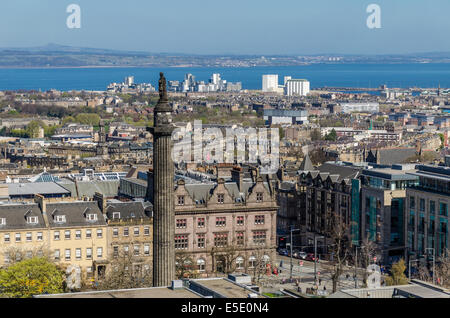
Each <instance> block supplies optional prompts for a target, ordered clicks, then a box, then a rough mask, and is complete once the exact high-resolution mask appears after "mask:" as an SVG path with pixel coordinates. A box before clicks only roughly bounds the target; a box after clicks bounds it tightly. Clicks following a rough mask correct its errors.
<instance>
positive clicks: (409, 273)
mask: <svg viewBox="0 0 450 318" xmlns="http://www.w3.org/2000/svg"><path fill="white" fill-rule="evenodd" d="M412 262H420V260H418V259H410V260H409V262H408V280H409V281H410V282H411V263H412Z"/></svg>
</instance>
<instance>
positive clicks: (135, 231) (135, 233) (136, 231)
mask: <svg viewBox="0 0 450 318" xmlns="http://www.w3.org/2000/svg"><path fill="white" fill-rule="evenodd" d="M138 235H139V228H138V227H135V228H134V236H138Z"/></svg>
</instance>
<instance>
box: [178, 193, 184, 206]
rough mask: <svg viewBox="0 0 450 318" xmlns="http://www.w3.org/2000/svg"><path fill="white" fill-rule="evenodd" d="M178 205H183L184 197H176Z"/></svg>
mask: <svg viewBox="0 0 450 318" xmlns="http://www.w3.org/2000/svg"><path fill="white" fill-rule="evenodd" d="M178 205H184V195H179V196H178Z"/></svg>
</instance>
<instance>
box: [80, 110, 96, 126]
mask: <svg viewBox="0 0 450 318" xmlns="http://www.w3.org/2000/svg"><path fill="white" fill-rule="evenodd" d="M75 121H76V122H78V123H80V124H84V125H91V126H98V124H99V122H100V116H99V115H97V114H87V113H81V114H78V115H77V116H76V117H75Z"/></svg>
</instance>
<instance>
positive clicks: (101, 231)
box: [97, 229, 103, 238]
mask: <svg viewBox="0 0 450 318" xmlns="http://www.w3.org/2000/svg"><path fill="white" fill-rule="evenodd" d="M102 237H103V230H102V229H97V238H102Z"/></svg>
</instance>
